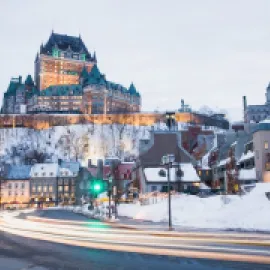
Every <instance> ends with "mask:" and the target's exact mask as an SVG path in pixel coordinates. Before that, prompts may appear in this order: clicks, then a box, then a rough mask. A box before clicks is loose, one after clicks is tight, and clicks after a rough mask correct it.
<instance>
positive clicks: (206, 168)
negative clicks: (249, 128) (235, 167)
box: [202, 150, 211, 170]
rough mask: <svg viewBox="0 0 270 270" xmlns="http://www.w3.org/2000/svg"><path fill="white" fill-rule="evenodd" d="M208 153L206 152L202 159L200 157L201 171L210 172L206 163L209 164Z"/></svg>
mask: <svg viewBox="0 0 270 270" xmlns="http://www.w3.org/2000/svg"><path fill="white" fill-rule="evenodd" d="M210 152H211V150H210V151H209V152H207V153H206V154H205V155H204V156H203V157H202V169H203V170H210V168H209V166H208V163H209V155H210Z"/></svg>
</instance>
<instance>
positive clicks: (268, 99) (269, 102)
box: [265, 83, 270, 105]
mask: <svg viewBox="0 0 270 270" xmlns="http://www.w3.org/2000/svg"><path fill="white" fill-rule="evenodd" d="M265 96H266V104H267V105H270V83H269V84H268V86H267V88H266V94H265Z"/></svg>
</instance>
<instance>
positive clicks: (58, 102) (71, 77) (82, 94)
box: [1, 33, 141, 114]
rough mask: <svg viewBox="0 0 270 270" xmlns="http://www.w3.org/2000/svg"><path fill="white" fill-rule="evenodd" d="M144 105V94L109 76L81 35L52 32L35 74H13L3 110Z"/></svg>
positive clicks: (106, 109) (96, 110)
mask: <svg viewBox="0 0 270 270" xmlns="http://www.w3.org/2000/svg"><path fill="white" fill-rule="evenodd" d="M140 109H141V96H140V94H139V92H137V90H136V88H135V86H134V84H133V83H131V84H130V86H129V87H127V88H126V87H124V86H122V85H121V84H117V83H114V82H112V81H109V80H107V78H106V77H105V75H104V74H102V73H101V72H100V70H99V68H98V66H97V59H96V55H95V53H93V54H91V53H90V52H89V51H88V49H87V47H86V46H85V44H84V42H83V41H82V39H81V37H73V36H67V35H60V34H56V33H52V34H51V36H50V38H49V40H48V42H47V43H46V44H45V45H43V44H42V45H41V46H40V50H39V53H38V54H37V56H36V59H35V77H34V80H33V79H32V76H31V75H28V76H27V78H26V80H25V81H24V82H23V81H22V77H21V76H20V77H19V78H12V79H11V81H10V84H9V87H8V89H7V91H6V92H5V94H4V100H3V106H2V110H1V112H2V113H5V114H19V113H44V112H45V113H86V114H107V113H129V112H130V113H132V112H139V111H140Z"/></svg>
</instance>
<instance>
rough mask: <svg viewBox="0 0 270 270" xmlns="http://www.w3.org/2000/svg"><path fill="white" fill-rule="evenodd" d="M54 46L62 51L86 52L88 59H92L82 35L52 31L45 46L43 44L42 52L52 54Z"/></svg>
mask: <svg viewBox="0 0 270 270" xmlns="http://www.w3.org/2000/svg"><path fill="white" fill-rule="evenodd" d="M53 48H58V49H60V50H62V51H67V50H71V51H72V52H74V53H84V54H85V55H86V59H87V60H92V57H91V54H90V53H89V51H88V49H87V48H86V46H85V44H84V42H83V41H82V39H81V37H74V36H68V35H62V34H56V33H52V34H51V36H50V38H49V40H48V41H47V43H46V44H45V46H41V51H40V53H42V54H52V50H53Z"/></svg>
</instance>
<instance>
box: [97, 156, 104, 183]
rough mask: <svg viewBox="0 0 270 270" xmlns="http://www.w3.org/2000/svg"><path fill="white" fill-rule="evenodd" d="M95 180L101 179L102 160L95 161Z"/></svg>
mask: <svg viewBox="0 0 270 270" xmlns="http://www.w3.org/2000/svg"><path fill="white" fill-rule="evenodd" d="M97 178H98V179H103V160H102V159H98V161H97Z"/></svg>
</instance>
